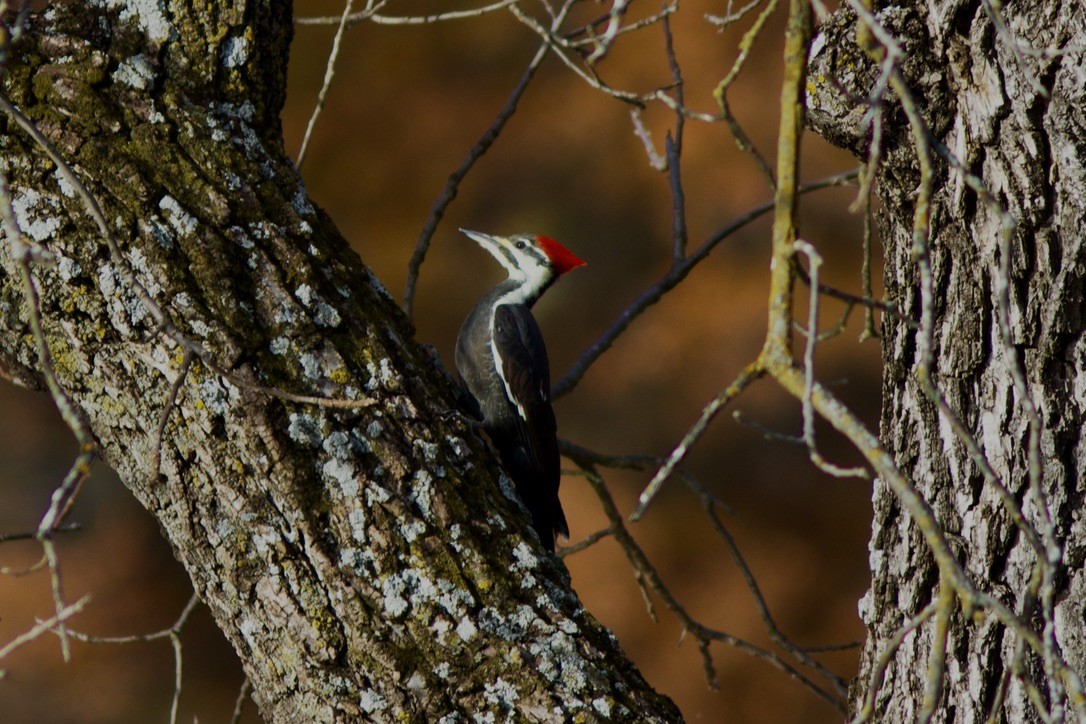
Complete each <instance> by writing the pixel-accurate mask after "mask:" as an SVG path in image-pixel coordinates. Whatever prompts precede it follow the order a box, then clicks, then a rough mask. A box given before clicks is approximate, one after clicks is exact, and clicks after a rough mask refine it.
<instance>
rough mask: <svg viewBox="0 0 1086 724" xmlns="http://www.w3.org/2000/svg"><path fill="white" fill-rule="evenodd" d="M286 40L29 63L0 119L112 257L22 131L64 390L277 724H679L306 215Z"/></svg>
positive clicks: (17, 323)
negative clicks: (40, 141)
mask: <svg viewBox="0 0 1086 724" xmlns="http://www.w3.org/2000/svg"><path fill="white" fill-rule="evenodd" d="M290 13H291V9H290V4H289V3H265V2H261V3H252V2H237V3H229V2H224V3H218V4H189V5H185V4H170V5H168V6H167V5H165V4H162V3H154V2H131V3H119V2H112V1H109V0H104V1H103V2H100V3H97V4H74V5H57V6H55V7H52V8H50V9H49V10H48V11H46V12H45V13H43V14H42V15H40V16H35V17H34V18H33V19H32V21H31V26H30V29H29V32H28V33H27V34H25V35H24V39H23V41H22V43H21V44H20V45H18V46H17V47H15V48H14V55H13V58H12V59H11V61H10V65H9V67H8V69H7V75H6V79H5V86H4V89H5V90H4V92H5V93H6V94H7V97H8V98H10V99H11V100H12V102H13V103H14V104H15V105H16V106H17V107H18V108H19V109H21V111H22V112H23V113H25V114H26V115H27V116H28V117H29V118H30V119H32V120H33V121H34V122H35V123H36V124H37V126H38V127H39V128H40V130H41V131H42V133H43V134H44V135H45V137H46V138H47V139H48V140H49V142H50V143H52V144H53V145H54V146H55V147H56V149H57V151H58V152H59V153H60V154H61V155H62V156H63V158H65V159H66V160H67V161H68V163H69V164H70V165H71V167H72V169H73V170H74V171H75V172H76V174H78V176H79V178H80V179H82V181H83V182H84V183H85V184H86V185H87V187H88V188H89V189H90V190H91V191H92V192H93V194H94V196H95V198H96V199H97V200H98V203H99V204H100V205H101V208H102V211H103V214H104V216H105V218H106V220H107V222H108V226H109V229H110V232H111V234H112V235H113V237H114V238H115V240H116V251H113V250H111V249H110V248H109V246H108V245H107V244H104V243H103V239H102V238H101V236H100V235H99V233H98V231H97V229H96V227H95V226H94V224H93V223H92V222H91V221H90V220H89V219H88V218H87V215H86V213H85V209H84V208H83V204H82V200H81V199H80V197H79V195H78V194H77V193H74V192H73V189H71V188H70V184H68V183H67V182H66V181H64V180H63V178H62V177H61V176H59V175H58V173H57V169H56V168H55V165H54V164H52V163H51V162H50V161H49V160H48V159H47V158H46V157H45V156H44V155H43V153H42V152H41V150H40V149H39V148H37V147H36V146H35V144H34V143H33V142H32V141H31V140H30V139H29V138H27V137H26V136H25V134H23V133H21V131H20V130H19V128H17V127H16V126H15V124H13V123H12V122H10V120H7V121H5V123H4V125H3V128H2V134H0V157H2V159H3V162H4V165H5V171H6V173H7V176H8V179H9V181H10V184H11V187H12V190H13V192H14V196H15V200H16V203H17V205H18V208H21V209H22V210H23V212H22V215H21V216H20V218H19V223H20V225H21V226H22V228H23V229H24V231H26V232H27V233H32V234H39V232H40V236H41V238H40V239H37V240H38V241H40V242H41V243H42V244H44V245H45V246H46V247H47V248H48V250H49V251H50V252H51V253H52V254H53V256H54V258H55V260H56V261H55V263H54V264H53V265H52V266H51V267H36V268H35V274H36V281H37V286H38V287H39V289H40V290H41V292H42V299H41V309H42V312H43V315H44V318H45V320H46V336H47V339H48V342H49V345H50V347H51V348H52V350H53V352H54V355H55V356H56V359H57V375H58V378H59V380H60V382H61V384H62V385H63V387H64V388H65V390H66V391H67V392H68V394H69V395H70V396H71V397H72V398H73V400H74V401H75V403H76V404H77V405H78V407H79V408H80V409H81V410H82V412H83V414H84V415H85V416H86V418H87V420H88V422H89V424H90V426H91V429H92V430H93V433H94V436H95V438H96V440H97V441H98V443H99V445H100V447H101V450H102V454H103V456H104V457H105V459H106V460H107V461H108V462H109V463H110V464H111V465H112V466H113V467H114V468H115V469H116V470H117V471H118V473H119V474H120V476H121V478H122V480H124V481H125V483H126V485H127V486H128V487H129V488H130V489H131V490H132V492H133V493H134V494H135V495H136V497H137V498H138V499H139V500H140V502H141V503H142V504H143V505H144V506H146V507H147V508H148V510H150V511H151V512H152V513H153V514H154V515H155V516H156V517H157V519H158V520H159V522H160V524H161V526H162V528H163V531H164V533H165V535H166V537H167V538H168V539H169V541H170V543H171V545H172V546H173V549H174V551H175V553H176V555H177V557H178V559H179V560H181V562H182V563H183V564H184V565H185V567H186V569H187V570H188V572H189V574H190V575H191V577H192V580H193V584H194V586H195V589H196V591H197V592H198V593H199V595H200V597H201V598H202V599H203V601H204V602H205V603H206V604H207V605H208V607H209V608H210V610H211V612H212V614H213V616H214V617H215V619H216V621H217V622H218V624H219V626H220V627H221V628H222V629H223V631H224V633H225V634H226V636H227V638H228V639H229V640H230V642H231V643H232V645H233V646H234V648H235V649H236V650H237V652H238V654H239V656H240V658H241V660H242V663H243V666H244V668H245V671H246V673H247V675H248V676H249V679H250V681H251V682H252V684H253V687H254V689H253V693H254V698H255V699H256V701H257V702H258V703H259V705H260V706H261V710H262V712H263V713H264V714H265V716H267V717H268V718H269V719H271V720H275V721H333V720H334V721H357V720H358V719H359V718H361V717H368V718H372V719H377V720H390V719H407V720H412V721H439V720H442V717H447V719H446V720H447V721H454V720H457V717H460V718H463V716H464V715H465V714H466V713H485V712H490V713H492V714H494V715H495V716H514V717H518V718H527V719H540V720H542V719H551V718H563V719H580V720H585V721H590V720H601V719H617V720H623V719H625V720H634V719H636V720H639V721H644V720H652V721H671V720H676V719H678V714H677V711H676V710H675V708H674V705H673V704H671V702H670V701H668V700H667V699H666V698H664V697H661V696H660V695H659V694H657V693H656V692H654V691H653V690H652V689H651V688H650V687H649V686H648V685H647V684H646V683H645V681H644V680H643V678H642V677H641V676H640V674H639V673H638V672H637V671H636V669H634V667H633V666H632V664H631V663H630V662H629V661H628V659H626V657H625V656H624V655H623V654H622V652H621V650H620V649H619V648H618V645H617V642H616V641H615V640H614V638H613V637H612V636H611V634H610V633H609V632H608V631H606V629H604V628H603V627H602V626H601V625H600V624H599V623H598V622H597V621H595V619H593V618H592V616H591V615H590V614H588V613H587V612H586V611H585V610H584V609H583V607H582V606H581V605H580V603H579V601H578V600H577V598H576V596H575V595H574V594H573V593H572V591H571V590H570V586H569V583H570V582H569V578H568V574H567V573H566V571H565V570H564V568H563V567H562V566H561V564H560V563H559V562H558V561H557V559H555V558H554V557H553V556H552V555H550V554H549V553H545V552H544V551H542V550H541V549H540V548H539V545H538V542H537V541H535V540H534V538H532V537H531V534H530V533H529V532H527V531H528V530H529V525H528V523H527V521H526V518H525V516H524V514H523V513H522V512H520V511H519V510H518V509H517V507H516V506H515V505H514V504H513V503H512V502H511V501H510V500H508V499H507V498H506V497H505V495H503V493H502V491H501V488H500V486H499V484H498V476H499V472H498V470H497V468H496V466H495V463H494V462H493V460H492V458H491V455H490V454H489V452H488V451H487V450H486V448H485V447H484V446H483V445H482V444H481V443H480V442H479V440H478V439H477V438H475V437H474V435H473V434H472V433H471V432H470V430H469V429H468V428H467V427H466V426H465V425H464V424H463V423H462V422H460V421H458V419H457V418H456V416H449V415H448V414H447V413H448V412H449V410H451V409H452V408H453V406H454V401H453V396H452V394H451V392H450V390H449V389H448V385H447V382H446V381H445V378H444V377H442V376H441V375H440V374H439V373H438V372H437V371H436V370H435V369H434V367H433V362H432V361H431V359H430V357H429V356H428V355H427V354H425V353H424V352H423V351H422V350H421V349H420V348H419V347H418V346H417V345H416V344H415V342H414V341H413V339H412V329H411V327H410V324H409V323H408V322H407V320H406V318H405V317H404V316H403V314H402V313H401V312H400V311H399V309H398V308H397V307H396V306H395V304H394V303H393V302H392V300H391V298H390V297H389V296H388V294H387V292H384V290H383V289H381V288H380V285H379V283H378V282H377V281H376V280H375V279H374V278H373V277H372V275H371V274H370V273H369V272H368V271H367V270H366V269H365V267H364V266H363V265H362V264H361V262H360V261H359V259H358V258H357V256H356V255H355V254H354V253H353V252H352V251H351V250H350V248H349V247H348V245H347V244H346V242H345V241H344V240H343V238H342V237H341V236H340V235H339V234H338V233H337V231H336V230H335V227H334V225H333V224H332V222H331V220H330V219H329V218H328V217H327V216H326V215H325V214H324V213H323V212H322V211H321V210H320V209H318V208H316V207H315V206H313V205H312V204H311V203H310V202H309V201H308V198H307V196H306V193H305V189H304V186H303V185H302V183H301V181H300V179H299V176H298V174H297V171H296V170H295V168H294V166H293V164H292V163H291V162H290V159H289V158H288V157H287V156H286V155H285V153H284V152H283V146H282V138H281V133H280V127H279V119H278V113H279V110H280V107H281V103H282V99H283V93H284V83H285V72H286V58H287V55H288V52H287V51H288V43H289V39H290V33H291V15H290ZM16 276H17V275H16V274H15V272H14V268H13V265H12V262H11V260H10V259H9V258H7V257H6V256H5V257H4V259H3V261H2V262H0V367H2V368H3V369H4V370H6V371H8V372H9V373H10V374H11V375H13V376H14V377H16V378H18V379H19V380H21V381H23V382H25V383H27V384H29V385H32V386H40V383H41V371H40V369H39V368H38V365H37V359H36V356H35V353H34V347H33V344H32V340H31V339H30V335H29V334H28V327H27V320H26V313H25V304H26V301H25V300H24V299H23V298H22V296H21V294H20V292H19V289H18V287H17V285H16V283H15V278H16ZM134 283H135V284H138V286H139V287H140V288H141V289H142V292H140V293H137V289H135V288H134V286H133V284H134ZM143 295H146V299H144V298H143ZM146 300H150V301H151V302H152V303H153V305H155V306H156V307H157V309H158V310H161V314H162V316H163V318H164V319H165V320H167V323H166V324H165V325H162V324H159V323H158V322H156V318H155V315H153V314H151V313H150V310H149V309H148V308H147V307H148V304H147V301H146ZM182 342H184V343H182ZM174 386H177V394H176V403H175V404H173V405H168V404H167V403H168V400H170V399H171V388H173V387H174ZM298 395H306V396H310V397H319V398H328V399H331V398H335V399H337V400H341V401H347V403H350V402H352V401H353V402H354V403H357V405H356V406H355V407H350V406H349V404H348V405H347V406H330V405H321V404H312V403H305V402H299V401H297V400H296V399H291V396H294V397H295V398H296V397H297V396H298ZM162 420H165V426H164V427H162V428H161V431H160V424H161V421H162Z"/></svg>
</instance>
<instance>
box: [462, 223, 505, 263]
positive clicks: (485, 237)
mask: <svg viewBox="0 0 1086 724" xmlns="http://www.w3.org/2000/svg"><path fill="white" fill-rule="evenodd" d="M460 231H461V232H462V233H463V234H464V236H466V237H468V238H469V239H471V240H472V241H474V242H476V243H477V244H479V246H481V247H483V248H484V249H486V250H487V251H489V252H490V254H491V255H492V256H494V257H495V258H497V259H498V260H499V261H500V260H501V259H502V258H503V254H502V253H501V252H500V251H498V249H499V248H500V247H502V246H503V245H508V242H506V240H505V239H503V238H502V237H500V236H491V235H490V234H484V233H483V232H481V231H472V230H471V229H461V230H460Z"/></svg>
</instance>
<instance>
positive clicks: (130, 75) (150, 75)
mask: <svg viewBox="0 0 1086 724" xmlns="http://www.w3.org/2000/svg"><path fill="white" fill-rule="evenodd" d="M154 78H155V71H154V68H153V67H152V66H151V63H150V62H149V61H148V60H147V57H146V56H144V55H133V56H132V57H131V58H126V59H125V60H124V61H123V62H122V63H121V64H120V65H118V66H117V70H115V71H113V82H114V83H117V84H119V85H126V86H128V87H129V88H135V89H136V90H147V89H148V88H150V87H151V82H152V81H153V80H154Z"/></svg>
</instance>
